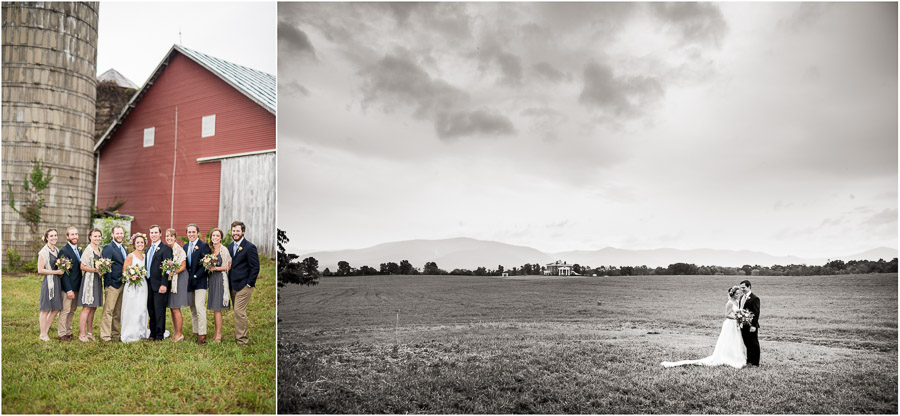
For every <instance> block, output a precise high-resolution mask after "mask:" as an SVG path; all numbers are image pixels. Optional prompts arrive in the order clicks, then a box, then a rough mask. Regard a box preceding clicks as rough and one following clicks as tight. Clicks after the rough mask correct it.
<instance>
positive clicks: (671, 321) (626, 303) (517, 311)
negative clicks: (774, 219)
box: [4, 274, 898, 414]
mask: <svg viewBox="0 0 900 416" xmlns="http://www.w3.org/2000/svg"><path fill="white" fill-rule="evenodd" d="M741 279H742V278H740V277H736V276H640V277H615V278H613V277H596V278H571V279H558V278H557V279H548V280H542V279H525V280H521V279H519V280H516V279H503V278H488V277H463V276H368V277H329V278H323V279H322V283H321V284H319V285H318V286H314V287H305V286H304V287H298V286H290V287H286V288H282V289H281V298H280V301H279V320H280V321H281V322H280V323H279V356H278V360H279V368H278V386H279V387H278V411H279V412H280V413H402V412H412V413H601V414H603V413H732V414H734V413H755V414H760V413H890V414H896V413H897V410H898V408H897V387H898V386H897V375H898V371H897V368H898V367H897V364H898V363H897V356H898V355H897V353H898V351H897V274H883V275H849V276H827V277H821V276H814V277H752V278H751V281H752V282H753V285H754V287H753V289H754V293H756V294H757V295H758V296H759V297H760V298H761V301H762V309H761V317H760V325H761V326H762V328H761V330H760V344H761V347H762V360H761V364H762V366H761V367H759V368H746V369H740V370H739V369H733V368H730V367H711V368H707V367H679V368H674V369H663V368H662V367H661V366H660V365H659V363H660V362H661V361H665V360H673V361H674V360H682V359H693V358H702V357H705V356H707V355H709V354H711V353H712V350H713V347H714V345H715V341H716V337H717V336H718V334H719V330H720V329H721V325H722V320H723V317H724V307H725V302H726V300H727V299H726V298H727V294H726V293H725V291H726V289H727V288H728V287H729V286H731V285H734V284H737V283H738V282H739V281H740V280H741ZM4 358H5V357H4Z"/></svg>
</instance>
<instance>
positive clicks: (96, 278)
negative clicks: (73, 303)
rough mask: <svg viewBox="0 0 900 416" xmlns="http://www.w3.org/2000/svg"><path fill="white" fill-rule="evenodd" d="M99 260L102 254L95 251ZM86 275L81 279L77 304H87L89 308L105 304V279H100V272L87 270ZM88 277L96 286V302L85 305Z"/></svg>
mask: <svg viewBox="0 0 900 416" xmlns="http://www.w3.org/2000/svg"><path fill="white" fill-rule="evenodd" d="M97 260H100V255H99V254H97V253H94V261H97ZM91 267H93V264H92V265H91ZM84 277H85V278H84V279H81V289H80V291H79V292H78V303H77V305H78V306H87V307H88V308H99V307H101V306H103V281H102V279H100V274H99V273H91V272H85V273H84ZM88 279H91V280H93V283H94V287H93V292H94V302H93V303H91V304H89V305H85V304H84V288H85V286H87V284H86V283H87V280H88Z"/></svg>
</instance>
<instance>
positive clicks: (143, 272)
mask: <svg viewBox="0 0 900 416" xmlns="http://www.w3.org/2000/svg"><path fill="white" fill-rule="evenodd" d="M145 276H147V269H145V268H144V266H140V265H135V266H129V267H128V268H127V269H125V270H123V271H122V279H123V280H125V283H128V284H129V285H132V286H140V285H142V284H144V277H145Z"/></svg>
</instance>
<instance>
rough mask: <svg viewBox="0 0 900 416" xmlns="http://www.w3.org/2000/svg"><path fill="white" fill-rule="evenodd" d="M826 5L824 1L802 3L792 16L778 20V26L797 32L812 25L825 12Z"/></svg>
mask: <svg viewBox="0 0 900 416" xmlns="http://www.w3.org/2000/svg"><path fill="white" fill-rule="evenodd" d="M826 7H828V5H827V4H824V3H800V4H799V5H798V6H797V9H796V10H794V12H793V13H791V15H790V16H788V17H785V18H783V19H780V20H779V21H778V28H779V29H781V30H787V31H791V32H796V31H799V30H803V29H806V28H808V27H811V26H813V25H815V24H816V22H817V21H818V20H819V18H821V17H822V16H823V15H824V14H825V8H826Z"/></svg>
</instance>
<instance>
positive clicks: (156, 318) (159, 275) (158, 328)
mask: <svg viewBox="0 0 900 416" xmlns="http://www.w3.org/2000/svg"><path fill="white" fill-rule="evenodd" d="M161 235H162V229H161V228H159V226H158V225H156V224H154V225H151V226H150V247H147V249H146V250H147V254H146V257H145V261H146V264H147V266H146V267H147V271H148V277H149V282H148V283H149V284H150V286H149V287H148V288H147V289H149V290H148V291H147V312H149V314H150V340H151V341H162V340H163V338H164V337H165V333H166V304H168V302H169V293H168V291H169V285H170V283H169V275H163V271H162V269H160V266H161V265H162V262H163V260H172V259H173V258H174V257H175V256H174V255H173V254H172V247H169V246H168V245H167V244H162V243H161V242H160V240H159V238H160V236H161Z"/></svg>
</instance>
